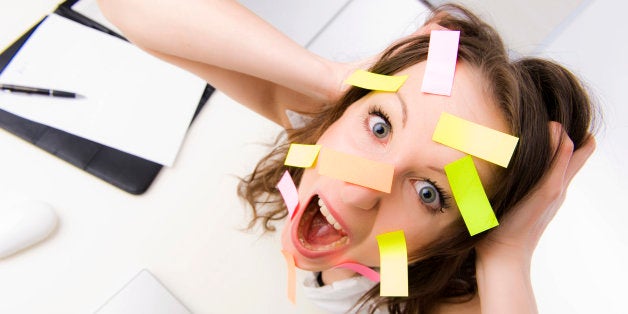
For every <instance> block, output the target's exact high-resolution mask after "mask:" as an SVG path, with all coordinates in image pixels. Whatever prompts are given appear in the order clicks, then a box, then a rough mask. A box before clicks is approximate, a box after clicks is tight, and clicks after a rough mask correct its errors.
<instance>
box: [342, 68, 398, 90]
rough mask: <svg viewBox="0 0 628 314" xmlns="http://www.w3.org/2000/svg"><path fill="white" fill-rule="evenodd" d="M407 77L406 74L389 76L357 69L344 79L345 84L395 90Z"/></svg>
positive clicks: (372, 88)
mask: <svg viewBox="0 0 628 314" xmlns="http://www.w3.org/2000/svg"><path fill="white" fill-rule="evenodd" d="M407 79H408V76H407V75H397V76H391V75H383V74H377V73H371V72H368V71H364V70H357V71H355V72H353V74H351V75H350V76H349V77H348V78H347V79H346V80H345V84H350V85H353V86H357V87H361V88H364V89H370V90H375V91H383V92H397V90H399V88H400V87H401V86H402V85H403V83H405V81H406V80H407Z"/></svg>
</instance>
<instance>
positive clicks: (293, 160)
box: [284, 144, 321, 168]
mask: <svg viewBox="0 0 628 314" xmlns="http://www.w3.org/2000/svg"><path fill="white" fill-rule="evenodd" d="M320 150H321V146H320V145H307V144H290V148H289V149H288V154H287V155H286V160H285V161H284V165H286V166H291V167H299V168H310V167H312V166H313V165H314V163H315V162H316V158H317V156H318V153H319V151H320Z"/></svg>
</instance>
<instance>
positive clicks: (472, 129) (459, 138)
mask: <svg viewBox="0 0 628 314" xmlns="http://www.w3.org/2000/svg"><path fill="white" fill-rule="evenodd" d="M432 140H434V141H435V142H438V143H441V144H444V145H447V146H449V147H451V148H454V149H457V150H459V151H462V152H465V153H467V154H469V155H473V156H475V157H478V158H481V159H484V160H486V161H489V162H492V163H494V164H496V165H500V166H502V167H504V168H506V167H508V163H510V158H511V157H512V154H513V153H514V151H515V148H516V147H517V142H518V141H519V138H518V137H515V136H512V135H509V134H506V133H502V132H500V131H497V130H493V129H491V128H488V127H485V126H483V125H480V124H477V123H473V122H471V121H467V120H464V119H462V118H459V117H456V116H454V115H452V114H449V113H446V112H443V113H442V114H441V116H440V119H439V120H438V124H436V129H435V130H434V135H432Z"/></svg>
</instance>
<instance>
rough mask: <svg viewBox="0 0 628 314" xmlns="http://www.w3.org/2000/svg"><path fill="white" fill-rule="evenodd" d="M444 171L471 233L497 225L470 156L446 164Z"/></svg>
mask: <svg viewBox="0 0 628 314" xmlns="http://www.w3.org/2000/svg"><path fill="white" fill-rule="evenodd" d="M445 173H446V174H447V179H448V180H449V186H450V187H451V191H452V193H453V194H454V199H455V200H456V204H458V209H459V210H460V214H462V218H463V219H464V223H465V224H466V225H467V229H469V233H470V234H471V235H475V234H478V233H480V232H482V231H485V230H488V229H490V228H493V227H495V226H497V225H499V223H498V222H497V218H496V217H495V213H494V212H493V208H492V207H491V204H490V203H489V201H488V197H487V196H486V192H484V187H483V186H482V182H481V181H480V176H479V175H478V171H477V169H476V168H475V165H474V164H473V159H472V158H471V156H469V155H467V156H466V157H463V158H460V159H458V160H456V161H454V162H452V163H450V164H448V165H446V166H445Z"/></svg>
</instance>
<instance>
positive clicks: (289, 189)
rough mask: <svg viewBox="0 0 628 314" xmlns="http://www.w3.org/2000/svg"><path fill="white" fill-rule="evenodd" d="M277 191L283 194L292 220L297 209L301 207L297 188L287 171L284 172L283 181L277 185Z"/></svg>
mask: <svg viewBox="0 0 628 314" xmlns="http://www.w3.org/2000/svg"><path fill="white" fill-rule="evenodd" d="M277 189H279V193H281V197H282V198H283V201H284V202H285V203H286V208H287V209H288V217H290V218H292V216H293V215H294V211H295V209H296V208H297V206H298V205H299V194H298V192H297V187H296V185H295V184H294V181H293V180H292V176H290V172H288V171H287V170H286V172H284V174H283V176H282V177H281V180H279V183H277Z"/></svg>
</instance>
